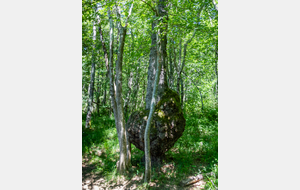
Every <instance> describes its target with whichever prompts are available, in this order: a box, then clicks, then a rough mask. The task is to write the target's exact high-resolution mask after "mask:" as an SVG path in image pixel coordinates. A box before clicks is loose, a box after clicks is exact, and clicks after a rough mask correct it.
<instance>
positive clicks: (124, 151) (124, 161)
mask: <svg viewBox="0 0 300 190" xmlns="http://www.w3.org/2000/svg"><path fill="white" fill-rule="evenodd" d="M132 7H133V4H132V5H131V7H130V9H129V14H128V17H127V19H126V22H125V26H124V27H123V26H122V24H121V16H120V13H119V8H118V7H117V6H116V12H117V16H118V18H119V21H118V29H119V32H120V37H119V39H120V42H119V48H118V58H117V61H116V103H117V115H118V117H117V118H118V120H117V121H118V127H119V133H120V135H119V144H120V159H119V164H118V172H119V173H121V174H123V173H124V172H125V170H126V169H128V168H129V166H130V164H131V144H130V143H129V138H128V135H127V132H126V130H125V118H124V109H123V99H122V62H123V52H124V44H125V37H126V30H127V25H128V19H129V17H130V15H131V11H132Z"/></svg>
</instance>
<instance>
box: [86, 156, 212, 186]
mask: <svg viewBox="0 0 300 190" xmlns="http://www.w3.org/2000/svg"><path fill="white" fill-rule="evenodd" d="M195 164H196V163H195ZM136 168H137V166H132V169H131V170H130V171H128V172H127V174H126V176H127V177H124V176H115V177H114V178H112V179H110V180H106V179H105V176H104V175H103V174H101V173H100V172H95V171H94V169H96V165H95V163H94V164H91V160H89V159H87V158H86V159H84V160H83V163H82V190H102V189H115V190H117V189H118V190H119V189H122V190H134V189H144V186H143V182H144V180H143V175H144V173H140V174H136ZM155 172H156V175H157V176H158V177H159V176H162V178H161V179H162V180H158V179H156V180H154V181H152V182H150V183H149V189H166V190H168V189H170V190H172V189H174V190H176V189H182V190H194V189H204V187H205V184H206V182H205V180H200V181H198V182H196V183H194V184H191V185H189V186H186V187H184V186H182V185H181V184H179V182H180V181H182V178H177V177H176V175H172V174H174V173H176V170H175V167H174V164H170V163H169V164H163V165H162V166H160V167H158V168H156V169H155ZM166 176H168V177H166ZM190 176H193V175H190Z"/></svg>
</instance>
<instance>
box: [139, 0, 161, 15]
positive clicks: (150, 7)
mask: <svg viewBox="0 0 300 190" xmlns="http://www.w3.org/2000/svg"><path fill="white" fill-rule="evenodd" d="M141 1H142V2H143V3H145V4H146V5H148V6H149V7H150V8H151V9H152V11H153V12H154V13H155V15H158V13H157V11H156V10H155V9H154V8H153V7H152V6H151V5H150V4H149V3H147V2H145V1H143V0H141Z"/></svg>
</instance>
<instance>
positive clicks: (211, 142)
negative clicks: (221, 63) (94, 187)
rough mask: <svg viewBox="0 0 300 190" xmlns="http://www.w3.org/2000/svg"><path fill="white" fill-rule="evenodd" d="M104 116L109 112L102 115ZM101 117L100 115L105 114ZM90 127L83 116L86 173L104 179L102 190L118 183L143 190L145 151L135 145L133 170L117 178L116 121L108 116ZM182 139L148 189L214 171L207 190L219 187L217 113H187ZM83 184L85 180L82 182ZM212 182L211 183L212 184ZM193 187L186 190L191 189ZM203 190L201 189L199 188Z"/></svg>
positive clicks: (156, 170)
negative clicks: (86, 125)
mask: <svg viewBox="0 0 300 190" xmlns="http://www.w3.org/2000/svg"><path fill="white" fill-rule="evenodd" d="M102 114H103V115H107V113H105V112H103V113H102ZM102 114H101V115H102ZM93 118H94V119H93V120H92V122H91V124H92V126H91V128H90V129H85V128H84V124H85V115H83V120H82V121H83V122H82V123H83V136H82V143H83V144H82V155H83V163H84V164H85V166H88V167H85V169H83V179H87V178H88V177H87V176H85V175H86V174H93V175H94V176H95V178H97V179H103V182H102V183H101V184H102V187H103V188H108V189H114V188H115V187H116V186H117V185H118V184H119V185H120V186H124V184H125V186H126V183H128V184H127V186H126V187H127V188H130V187H131V186H132V187H133V186H134V184H135V187H136V188H137V189H144V188H145V186H143V180H142V176H143V173H144V165H143V164H142V162H141V158H142V156H143V155H144V153H143V152H142V151H140V150H139V149H137V148H136V147H135V146H134V145H132V164H133V167H132V168H131V169H130V170H129V171H128V175H127V176H126V177H125V178H124V177H123V178H122V177H121V176H118V175H117V171H116V162H117V161H118V158H119V152H118V149H119V143H118V137H117V133H116V128H115V124H114V118H113V117H109V116H102V117H97V116H95V117H93ZM185 118H186V128H185V131H184V133H183V136H182V137H181V138H180V139H179V140H178V141H177V142H176V143H175V145H174V147H173V148H172V149H171V150H169V151H168V152H167V153H166V157H167V159H166V161H165V162H164V164H163V165H162V166H160V167H156V168H153V173H152V178H151V183H150V184H149V189H174V188H177V189H178V188H179V189H181V188H182V187H181V186H180V181H182V180H183V179H185V178H187V177H188V176H193V175H197V174H199V173H202V174H205V173H209V172H214V174H215V175H214V176H205V178H204V181H205V182H206V184H205V186H204V188H205V189H214V187H213V184H212V182H213V183H214V185H215V186H218V110H217V108H209V109H205V110H204V111H203V112H202V113H200V114H187V115H185ZM83 181H84V180H83ZM211 181H212V182H211ZM189 188H191V187H186V188H185V189H189ZM199 188H200V187H199Z"/></svg>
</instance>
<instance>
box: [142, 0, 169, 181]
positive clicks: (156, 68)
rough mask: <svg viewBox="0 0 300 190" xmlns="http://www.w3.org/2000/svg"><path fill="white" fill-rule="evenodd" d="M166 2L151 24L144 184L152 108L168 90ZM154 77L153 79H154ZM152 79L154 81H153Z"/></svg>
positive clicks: (148, 175) (147, 175)
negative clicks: (152, 32)
mask: <svg viewBox="0 0 300 190" xmlns="http://www.w3.org/2000/svg"><path fill="white" fill-rule="evenodd" d="M166 2H167V0H160V1H159V2H158V4H157V10H158V12H157V13H158V15H157V17H159V19H158V21H157V24H154V23H152V30H153V29H154V27H155V26H156V25H158V26H159V27H158V31H157V34H155V33H154V34H152V36H151V40H152V42H151V45H152V46H151V49H150V61H149V68H148V86H147V96H146V109H150V112H149V116H148V119H147V125H146V129H145V135H144V139H145V145H144V147H145V178H144V181H145V182H146V183H149V182H150V178H151V155H150V124H151V121H152V119H153V112H154V107H155V105H156V103H157V102H159V101H160V100H161V98H162V95H163V93H164V91H165V90H166V89H167V88H168V84H167V76H166V70H167V67H166V66H167V63H166V57H167V35H166V32H167V19H168V15H167V11H166V10H165V7H166ZM154 76H155V79H154ZM153 79H154V80H153Z"/></svg>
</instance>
